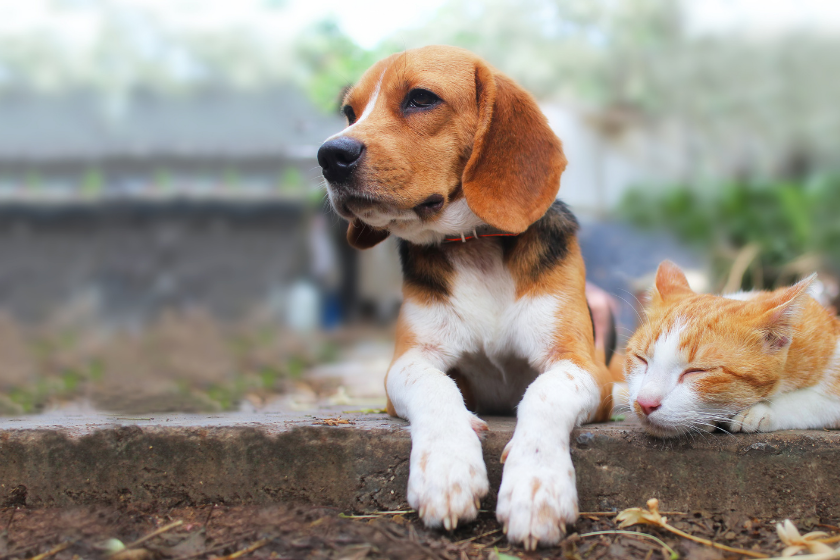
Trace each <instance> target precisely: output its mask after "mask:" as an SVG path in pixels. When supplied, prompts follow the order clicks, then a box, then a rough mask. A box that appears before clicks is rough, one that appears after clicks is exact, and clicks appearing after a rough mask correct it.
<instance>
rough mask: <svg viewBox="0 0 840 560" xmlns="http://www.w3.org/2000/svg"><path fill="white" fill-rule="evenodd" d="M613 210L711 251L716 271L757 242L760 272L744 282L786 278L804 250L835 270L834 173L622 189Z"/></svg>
mask: <svg viewBox="0 0 840 560" xmlns="http://www.w3.org/2000/svg"><path fill="white" fill-rule="evenodd" d="M619 213H620V215H621V217H622V218H623V219H625V220H626V221H628V222H630V223H632V224H634V225H636V226H640V227H644V228H647V229H664V230H667V231H670V232H672V233H674V234H675V235H676V236H677V237H679V238H680V239H682V240H683V241H686V242H689V243H691V244H694V245H696V246H698V247H700V248H702V249H705V250H710V251H711V253H712V257H713V262H714V264H715V267H716V269H717V272H718V274H719V275H720V276H721V277H722V276H724V275H725V274H726V272H727V270H728V267H729V265H731V262H732V258H733V254H735V253H736V252H737V251H739V250H740V249H743V248H744V247H746V246H748V245H755V246H757V247H758V248H759V255H758V258H757V259H758V263H759V266H760V267H761V269H760V271H757V272H760V278H759V275H758V274H757V272H756V271H753V273H752V274H749V275H747V276H745V278H744V285H743V287H744V288H751V287H754V286H753V285H754V284H756V283H763V284H764V286H773V285H775V284H776V282H777V281H782V282H788V281H790V280H791V278H789V277H787V276H786V274H785V271H786V270H787V269H789V268H790V266H791V264H792V263H793V262H794V261H796V260H797V259H800V258H801V257H803V256H806V255H812V256H816V257H818V258H819V259H820V260H821V261H822V262H823V263H824V265H825V266H828V267H829V268H833V269H835V270H837V269H840V219H838V216H840V177H823V178H821V179H816V180H812V181H808V182H802V183H796V182H781V183H773V184H753V183H731V184H726V185H723V186H722V187H716V188H706V189H703V190H702V192H700V191H699V190H698V189H697V188H689V187H686V186H677V187H674V188H671V189H667V190H664V191H662V190H660V191H657V190H654V189H635V190H632V191H630V192H629V193H628V194H627V195H626V196H625V198H624V200H623V202H622V204H621V205H620V207H619ZM755 287H762V286H755Z"/></svg>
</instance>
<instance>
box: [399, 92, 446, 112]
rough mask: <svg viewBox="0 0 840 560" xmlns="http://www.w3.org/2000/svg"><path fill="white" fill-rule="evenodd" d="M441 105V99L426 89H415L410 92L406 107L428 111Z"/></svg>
mask: <svg viewBox="0 0 840 560" xmlns="http://www.w3.org/2000/svg"><path fill="white" fill-rule="evenodd" d="M438 103H440V97H438V96H437V95H435V94H434V93H432V92H431V91H428V90H425V89H413V90H411V91H410V92H408V96H407V97H406V103H405V106H406V108H407V109H428V108H430V107H434V106H435V105H437V104H438Z"/></svg>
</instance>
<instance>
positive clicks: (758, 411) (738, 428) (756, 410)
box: [730, 403, 776, 433]
mask: <svg viewBox="0 0 840 560" xmlns="http://www.w3.org/2000/svg"><path fill="white" fill-rule="evenodd" d="M774 417H775V415H774V414H773V409H772V408H770V407H769V406H767V405H766V404H764V403H758V404H756V405H753V406H751V407H750V408H748V409H746V410H742V411H741V412H739V413H738V414H736V415H735V417H734V418H733V419H732V422H731V423H730V431H732V432H745V433H754V432H772V431H773V430H775V429H776V426H775V422H774V420H775V418H774Z"/></svg>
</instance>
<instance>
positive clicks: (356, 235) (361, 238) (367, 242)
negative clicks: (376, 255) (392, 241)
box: [347, 220, 390, 249]
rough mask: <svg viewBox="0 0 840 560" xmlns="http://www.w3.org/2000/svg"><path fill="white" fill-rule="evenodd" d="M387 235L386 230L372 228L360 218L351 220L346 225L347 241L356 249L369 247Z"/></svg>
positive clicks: (383, 239)
mask: <svg viewBox="0 0 840 560" xmlns="http://www.w3.org/2000/svg"><path fill="white" fill-rule="evenodd" d="M389 235H390V233H389V232H388V231H386V230H384V229H374V228H372V227H370V226H369V225H367V224H365V223H364V222H362V221H360V220H353V221H352V222H350V225H348V226H347V242H348V243H349V244H350V245H351V246H353V247H355V248H356V249H370V248H371V247H373V246H374V245H376V244H378V243H381V242H382V241H385V238H386V237H388V236H389Z"/></svg>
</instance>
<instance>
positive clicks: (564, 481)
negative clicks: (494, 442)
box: [496, 360, 600, 550]
mask: <svg viewBox="0 0 840 560" xmlns="http://www.w3.org/2000/svg"><path fill="white" fill-rule="evenodd" d="M599 402H600V390H599V388H598V386H597V384H596V382H595V379H594V378H593V376H592V375H591V374H590V373H589V372H588V371H586V370H584V369H582V368H580V367H578V366H577V365H575V364H574V363H572V362H571V361H569V360H562V361H559V362H557V363H555V364H554V365H553V366H551V367H550V368H549V369H548V370H547V371H546V372H545V373H543V374H542V375H540V376H539V377H537V379H536V380H534V382H533V383H531V385H530V386H529V387H528V389H527V390H526V391H525V395H524V396H523V398H522V401H521V402H520V403H519V406H518V407H517V422H516V429H515V430H514V433H513V437H512V438H511V440H510V442H509V443H508V444H507V446H506V447H505V449H504V452H503V453H502V462H503V463H504V464H505V467H504V472H503V475H502V485H501V488H500V489H499V500H498V504H497V506H496V516H497V517H498V519H499V521H500V522H501V523H502V524H503V525H504V530H505V533H506V534H507V537H508V540H509V541H511V542H513V543H522V544H523V545H524V546H525V548H526V549H529V550H534V549H535V548H536V547H537V545H538V544H543V545H554V544H557V542H558V541H559V540H560V539H561V538H562V536H563V534H564V533H565V531H566V523H573V522H574V521H575V520H576V519H577V516H578V502H577V490H576V488H575V470H574V467H573V466H572V457H571V454H570V451H569V439H570V435H571V431H572V428H574V427H575V426H576V425H579V424H581V423H583V422H586V421H587V420H589V419H590V418H591V417H592V415H593V414H595V411H596V410H597V408H598V404H599Z"/></svg>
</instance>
